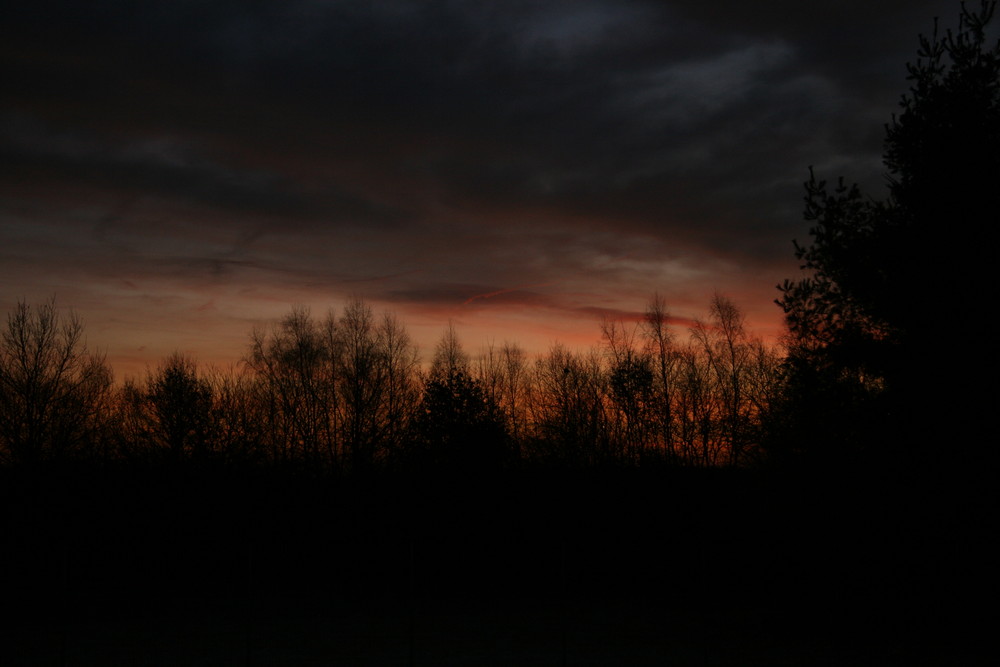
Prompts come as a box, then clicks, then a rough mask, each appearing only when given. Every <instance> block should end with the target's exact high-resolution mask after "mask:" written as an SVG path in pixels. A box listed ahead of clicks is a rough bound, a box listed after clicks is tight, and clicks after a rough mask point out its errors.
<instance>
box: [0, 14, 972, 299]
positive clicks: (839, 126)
mask: <svg viewBox="0 0 1000 667" xmlns="http://www.w3.org/2000/svg"><path fill="white" fill-rule="evenodd" d="M5 12H6V13H5V17H4V26H3V28H0V29H3V30H4V31H5V34H4V36H3V37H4V38H3V40H2V43H0V56H2V57H0V77H2V78H3V81H4V82H5V83H4V86H3V87H2V88H0V159H2V160H3V162H4V165H5V169H4V170H3V175H2V176H0V196H2V201H0V238H3V240H4V241H6V242H8V247H9V248H10V247H14V246H15V245H16V246H17V247H18V248H25V251H24V252H21V253H20V254H19V255H18V257H19V260H18V261H19V262H20V264H19V266H22V267H24V266H34V267H35V269H34V270H35V272H36V273H42V272H44V271H45V270H46V269H45V266H46V264H45V261H46V257H48V258H49V259H48V261H50V262H55V261H58V260H57V259H56V258H58V257H65V256H66V254H69V255H74V252H75V255H79V256H81V257H82V256H83V255H85V257H83V258H77V259H74V262H75V263H74V264H73V265H74V266H75V265H79V266H81V267H84V266H91V267H97V266H101V265H102V264H103V265H105V266H115V264H113V262H112V260H114V261H115V262H120V264H118V266H126V267H128V271H125V270H124V269H123V274H124V273H127V274H128V276H129V278H131V277H133V275H138V274H142V273H143V271H146V272H147V273H148V274H149V275H150V276H153V277H155V276H159V275H161V273H162V271H165V270H166V269H165V268H163V267H164V266H167V265H169V266H170V267H171V268H170V270H171V271H176V272H178V274H183V273H184V272H185V271H188V272H191V274H192V275H198V276H202V277H205V279H206V280H208V278H211V279H213V280H216V281H218V282H220V283H225V282H226V281H240V280H249V278H247V276H248V275H250V274H252V275H253V276H255V278H254V280H258V279H259V280H264V278H263V276H271V277H272V278H273V279H274V280H276V281H277V282H278V283H280V284H282V285H300V286H305V287H303V289H307V288H308V289H314V290H317V291H320V290H327V291H338V292H339V291H345V292H346V291H350V290H351V289H355V288H357V287H358V286H359V285H362V286H363V285H368V283H369V281H370V283H371V284H370V288H371V289H372V294H376V295H378V297H379V298H382V299H384V300H386V301H391V302H396V303H404V302H405V303H408V304H418V303H426V304H440V303H445V302H454V303H456V304H461V303H462V302H464V301H465V300H467V299H468V298H470V296H474V295H476V294H486V293H492V292H499V293H500V294H498V296H497V297H496V298H495V299H489V300H486V301H489V302H490V303H489V304H486V303H478V302H477V303H476V306H477V308H485V307H486V306H487V305H490V306H492V305H494V304H496V305H501V304H506V305H508V306H511V307H513V306H514V305H516V304H515V302H517V303H523V304H524V305H530V304H545V305H546V306H547V307H548V306H552V307H553V308H557V307H559V306H560V304H559V298H562V297H557V296H556V293H557V292H558V290H556V289H555V288H551V289H539V290H535V289H532V288H523V289H521V290H520V291H518V290H519V286H523V285H527V284H534V283H544V282H550V281H555V280H559V281H565V282H563V283H560V285H561V287H560V288H559V289H561V290H567V289H569V287H568V286H570V285H572V287H573V289H576V290H578V291H585V292H586V293H588V294H589V293H593V294H601V295H603V296H601V297H599V298H600V299H605V300H607V299H611V298H617V297H618V296H619V295H621V294H624V293H626V292H627V291H628V289H629V285H631V289H632V290H633V291H635V289H637V285H638V283H639V281H640V280H648V279H660V280H668V279H669V280H672V281H676V287H675V289H676V290H677V291H678V292H679V291H681V290H689V289H691V287H690V286H691V285H693V281H694V280H696V279H697V280H701V281H702V282H704V283H705V284H706V287H705V289H715V288H717V287H722V288H723V289H725V287H726V285H727V284H728V283H726V281H735V283H734V285H733V289H742V288H743V287H742V285H741V284H740V281H741V280H742V282H743V283H745V282H746V280H747V276H749V275H753V276H754V279H757V277H758V276H761V275H764V276H767V278H765V280H768V281H773V280H774V276H775V275H777V272H778V271H779V270H781V271H784V270H790V269H793V268H794V260H793V259H792V258H791V247H790V239H791V238H793V237H800V238H801V237H802V236H803V234H804V233H805V228H806V225H805V223H803V222H802V220H801V216H800V203H801V194H802V190H801V182H802V180H804V178H805V176H806V168H807V166H808V165H810V164H814V165H816V166H817V168H818V169H819V170H820V172H821V173H824V174H825V175H828V176H830V177H835V176H836V175H838V174H840V173H843V174H845V175H846V176H848V177H850V178H856V179H858V180H860V181H861V182H862V183H863V184H865V186H866V187H869V188H871V189H873V190H875V192H874V194H876V195H878V194H879V193H878V192H877V189H878V187H879V186H880V184H881V166H880V158H879V154H880V151H881V140H882V139H881V138H882V123H884V122H885V121H887V120H888V119H889V116H890V114H891V112H892V111H893V110H894V105H895V104H896V102H897V100H898V99H899V96H900V94H901V93H902V92H904V91H905V87H906V82H905V80H904V76H905V67H904V63H905V62H906V61H907V60H909V59H912V58H913V57H914V54H915V49H916V44H917V42H916V37H917V34H918V33H919V32H922V31H923V32H926V31H929V30H930V29H931V27H932V19H933V17H934V16H940V17H942V21H943V23H944V25H953V24H954V21H955V18H956V16H957V12H958V3H955V2H952V1H950V0H949V1H945V0H920V1H916V2H914V1H904V0H891V1H888V2H880V3H869V2H864V3H862V2H860V0H848V1H846V2H841V3H836V4H830V3H821V4H815V3H803V2H798V1H792V0H769V1H766V2H753V3H750V2H745V1H737V0H723V1H721V2H714V3H706V2H703V1H701V0H699V1H695V0H672V1H670V2H654V1H652V0H651V1H648V2H647V1H641V0H633V1H626V2H618V1H615V2H612V1H611V0H587V1H582V2H547V3H537V2H529V1H527V0H524V1H520V2H476V3H469V2H458V1H455V2H434V3H422V2H408V1H404V0H398V1H394V2H380V3H368V2H361V1H358V2H332V3H329V2H320V1H319V0H297V1H296V0H290V1H288V2H236V1H235V0H234V1H222V2H210V3H205V2H196V1H194V0H174V1H172V2H149V1H134V2H120V1H116V2H112V1H111V0H94V1H93V2H89V3H73V2H59V1H56V0H36V1H35V2H32V3H22V4H20V5H19V6H16V7H13V8H9V9H7V10H5ZM826 172H831V173H829V174H826ZM31 225H36V226H37V227H38V229H43V228H44V229H45V230H61V231H60V236H61V239H62V240H61V241H59V243H58V244H55V245H52V244H48V245H45V246H44V247H45V248H50V250H44V249H40V248H39V246H36V247H35V249H34V250H33V251H31V252H30V253H28V251H27V248H28V241H27V240H25V239H27V238H29V237H30V238H36V237H39V236H40V235H44V234H43V233H42V232H40V231H37V230H36V231H34V232H24V231H23V230H24V229H25V228H26V227H25V226H31ZM83 227H85V228H86V229H87V233H83V232H81V231H80V230H81V228H83ZM48 233H49V232H48V231H46V232H45V234H48ZM25 234H27V236H25ZM18 244H20V245H18ZM637 248H638V249H637ZM643 249H647V250H643ZM7 252H14V251H12V250H8V251H7ZM19 252H20V251H19ZM630 253H631V256H633V257H635V258H637V259H636V260H635V261H631V263H629V262H619V264H618V265H616V266H618V268H616V269H615V270H611V269H608V268H600V267H608V266H611V265H612V264H611V263H610V261H611V259H613V258H615V257H621V256H624V255H627V254H630ZM130 255H132V256H135V257H138V258H147V259H148V258H153V260H152V261H148V262H146V266H143V262H144V260H143V259H139V260H137V261H130V260H129V259H128V256H130ZM29 257H30V258H32V259H30V261H29V260H28V259H26V258H29ZM656 257H660V258H661V263H662V266H661V267H655V266H654V262H655V261H656ZM157 258H158V259H157ZM157 262H161V264H158V263H157ZM679 262H685V263H686V264H685V266H684V270H683V271H682V270H681V269H680V268H679V266H680V264H679ZM157 267H160V268H157ZM595 267H598V268H597V269H595ZM720 267H726V268H724V269H720ZM768 267H772V268H770V269H769V268H768ZM779 267H780V268H779ZM80 270H81V272H82V273H81V275H80V279H81V280H86V276H87V275H89V274H88V273H87V272H88V271H94V270H95V269H93V268H91V269H84V268H81V269H80ZM105 270H106V271H113V269H111V268H106V269H105ZM769 271H770V272H769ZM741 272H742V273H741ZM22 274H23V271H22ZM709 276H718V277H717V278H715V279H714V280H718V281H722V283H723V284H721V285H720V284H718V283H716V284H712V285H708V283H709V282H712V280H713V279H712V278H710V277H709ZM739 276H742V279H741V278H740V277H739ZM373 277H376V278H377V277H381V278H377V279H375V278H373ZM587 277H589V278H590V279H591V281H592V283H591V287H590V288H588V289H586V290H583V287H582V285H583V282H584V279H585V278H587ZM23 279H24V280H29V278H27V277H25V278H23ZM630 281H631V282H630ZM772 285H773V282H772V284H766V285H764V286H763V287H762V288H761V294H763V293H765V292H766V291H767V290H769V289H771V287H772ZM309 286H311V287H309ZM352 286H353V287H352ZM289 289H291V288H289ZM366 289H367V288H366ZM646 289H647V290H648V291H649V292H651V291H653V290H655V289H660V286H658V285H649V286H648V287H647V288H646ZM595 298H596V297H595ZM768 300H769V299H768ZM567 303H568V302H567ZM565 307H567V308H588V307H593V308H599V309H607V308H609V306H608V304H607V303H604V302H602V303H597V302H595V303H593V304H590V305H587V304H579V303H576V302H574V303H572V304H571V305H566V306H565ZM621 309H622V311H623V312H634V310H633V306H632V305H622V306H621Z"/></svg>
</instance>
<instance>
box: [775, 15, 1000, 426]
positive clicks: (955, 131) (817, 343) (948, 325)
mask: <svg viewBox="0 0 1000 667" xmlns="http://www.w3.org/2000/svg"><path fill="white" fill-rule="evenodd" d="M995 9H996V2H994V1H988V2H987V1H984V2H982V3H981V4H980V6H979V8H978V9H977V10H969V9H968V8H966V7H965V6H964V5H963V7H962V10H961V15H960V18H959V23H958V28H957V29H956V30H954V31H952V30H947V31H945V32H944V33H943V34H941V33H940V32H939V30H938V28H937V25H936V24H935V28H934V31H933V33H932V34H931V36H929V37H928V36H921V37H920V39H919V49H918V52H917V60H916V61H915V62H913V63H910V64H908V65H907V72H908V76H907V79H908V80H909V82H910V87H909V91H908V92H907V93H906V94H905V95H903V97H902V99H901V102H900V106H901V112H900V113H899V114H898V115H894V116H893V117H892V119H891V121H890V122H889V123H888V124H887V125H886V135H885V144H884V152H883V161H884V164H885V167H886V179H887V187H888V196H887V197H886V198H885V199H884V200H880V201H879V200H875V199H872V198H869V197H866V196H865V195H864V194H863V193H862V192H861V189H860V188H859V187H858V186H857V185H848V184H847V183H845V181H844V180H843V179H840V180H839V181H838V183H837V185H836V186H834V187H830V186H828V185H827V183H826V182H825V181H823V180H820V179H818V178H817V177H816V176H815V174H814V173H813V172H812V171H811V170H810V178H809V180H808V182H807V183H806V185H805V187H806V197H805V218H806V220H808V221H810V222H812V223H813V226H812V228H811V229H810V235H811V237H812V243H811V244H810V245H807V246H806V245H799V244H798V243H796V245H795V252H796V257H797V258H798V259H799V260H801V262H802V269H803V270H805V271H806V272H807V275H806V276H805V277H803V278H800V279H798V280H786V281H785V282H784V284H782V285H780V286H779V289H780V291H781V297H780V298H779V299H778V300H777V303H778V304H779V305H780V306H781V308H782V309H783V310H784V312H785V316H786V322H787V326H788V332H789V337H788V342H789V357H788V365H789V368H790V369H791V377H792V382H793V383H796V382H798V383H799V384H800V385H805V384H810V385H811V387H809V388H808V389H809V391H811V392H812V393H813V395H814V396H817V400H820V401H828V402H829V404H828V406H827V408H826V409H827V411H828V412H831V411H832V413H840V416H839V417H835V416H834V415H833V414H832V413H831V414H828V415H827V418H826V419H825V421H826V422H827V423H830V422H832V421H834V420H836V419H839V420H840V421H841V422H843V420H844V418H845V415H844V414H843V411H844V409H846V407H847V406H853V407H852V408H851V409H852V410H854V412H853V416H854V417H856V418H861V416H862V413H864V415H863V418H864V420H867V422H868V426H869V427H871V428H870V431H869V437H875V438H877V437H882V436H884V435H885V433H886V432H885V431H884V430H883V429H885V428H890V429H892V432H893V433H896V434H899V427H900V426H901V425H902V424H904V423H905V424H907V428H908V429H912V428H915V427H916V423H917V422H915V421H914V418H915V417H918V418H919V420H918V421H919V423H921V424H924V425H925V426H926V425H928V424H930V426H931V427H932V429H934V430H936V432H935V433H933V436H932V439H935V438H941V437H953V436H954V433H955V432H954V429H950V431H951V432H950V433H945V432H944V431H943V430H942V429H943V428H944V424H945V422H946V421H948V418H947V417H946V415H947V414H949V413H951V412H953V411H954V410H956V409H958V408H959V406H960V404H962V403H968V402H970V401H971V402H974V403H975V402H978V401H983V400H984V397H983V396H982V394H981V393H977V392H973V391H969V390H968V389H969V386H970V384H972V383H973V382H974V380H975V375H976V374H977V373H978V372H980V369H977V367H976V366H975V365H969V364H966V363H959V362H958V361H957V360H956V359H955V358H953V357H952V356H951V355H949V354H947V353H946V351H945V350H946V340H947V334H948V333H949V332H951V331H954V330H956V329H959V328H960V329H961V330H963V331H964V332H965V337H966V340H968V341H971V342H973V343H974V344H977V345H982V346H984V348H983V349H986V350H987V355H988V357H989V358H990V359H993V358H995V356H996V355H995V353H993V352H992V351H989V347H988V344H989V340H988V338H987V336H988V333H987V328H986V327H987V322H988V319H989V318H988V317H985V316H984V315H983V314H982V313H981V312H979V311H980V309H981V308H982V305H983V302H982V299H983V295H984V290H985V286H986V285H987V284H988V282H987V280H988V278H989V276H988V271H989V266H990V262H989V254H990V253H991V252H992V248H991V244H990V243H988V242H986V241H985V240H983V239H980V238H979V235H980V234H981V232H982V231H983V230H985V228H986V225H987V224H988V223H989V222H991V221H993V220H995V218H996V216H997V213H998V211H1000V188H998V187H997V184H998V183H1000V41H991V39H990V36H989V28H990V22H991V20H992V18H993V16H994V12H995ZM941 323H944V326H943V327H942V326H941ZM822 387H825V389H822ZM817 392H818V394H817ZM807 393H808V392H807ZM789 395H790V396H795V392H790V394H789ZM801 396H802V395H801V394H800V395H799V399H801ZM820 396H821V397H820ZM832 396H836V397H837V398H836V400H831V397H832ZM800 407H801V406H800ZM813 407H815V406H813ZM806 412H808V411H806ZM812 416H813V418H816V417H817V415H816V414H815V412H813V413H812ZM966 426H968V428H965V429H964V433H963V434H962V436H961V437H962V438H964V439H966V440H970V439H971V440H975V439H976V438H978V435H979V434H978V433H977V431H976V428H975V427H974V426H969V424H968V422H966ZM880 434H881V435H880ZM840 435H841V436H843V434H842V433H841V434H840Z"/></svg>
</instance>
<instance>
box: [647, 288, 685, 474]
mask: <svg viewBox="0 0 1000 667" xmlns="http://www.w3.org/2000/svg"><path fill="white" fill-rule="evenodd" d="M669 319H670V315H669V313H668V311H667V306H666V303H665V302H664V301H663V299H662V298H661V297H660V295H659V294H656V295H654V296H653V299H652V300H651V301H650V303H649V306H648V307H647V308H646V319H645V321H644V322H643V336H644V337H645V339H646V344H647V346H648V347H649V350H650V355H651V357H652V361H651V363H652V366H653V379H654V387H653V390H654V392H655V393H656V400H655V404H656V407H657V409H656V412H655V415H653V416H652V418H653V419H654V421H655V422H656V426H657V428H658V430H659V431H660V448H661V450H662V451H663V453H664V455H665V456H666V459H667V460H668V461H675V460H676V459H677V450H676V443H675V432H674V425H675V421H676V418H675V414H674V409H673V402H674V384H675V372H676V371H675V369H676V365H677V349H676V345H675V341H674V339H675V336H674V333H673V332H672V331H671V330H670V328H669V326H668V322H669Z"/></svg>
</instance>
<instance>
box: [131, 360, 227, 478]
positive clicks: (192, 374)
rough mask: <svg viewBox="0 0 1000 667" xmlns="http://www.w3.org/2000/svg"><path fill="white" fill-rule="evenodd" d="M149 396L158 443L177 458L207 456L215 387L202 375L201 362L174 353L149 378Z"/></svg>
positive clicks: (154, 432)
mask: <svg viewBox="0 0 1000 667" xmlns="http://www.w3.org/2000/svg"><path fill="white" fill-rule="evenodd" d="M146 398H147V400H148V401H149V407H150V416H151V418H152V434H153V437H154V439H155V440H156V442H157V444H159V445H160V446H161V447H163V448H165V449H166V451H168V452H170V456H171V458H172V459H173V460H175V461H179V460H181V459H183V458H185V457H187V456H193V457H196V458H200V457H203V456H204V454H205V453H206V452H207V449H208V447H209V444H210V442H211V437H212V433H211V426H212V387H211V385H209V383H208V381H207V380H204V379H202V378H200V377H198V368H197V364H196V363H195V362H194V360H193V359H190V358H188V357H185V356H183V355H181V354H172V355H171V356H169V357H167V359H166V360H165V361H164V362H163V363H162V364H161V365H160V367H159V368H158V369H157V370H156V372H155V373H153V374H152V375H150V377H149V379H148V381H147V389H146Z"/></svg>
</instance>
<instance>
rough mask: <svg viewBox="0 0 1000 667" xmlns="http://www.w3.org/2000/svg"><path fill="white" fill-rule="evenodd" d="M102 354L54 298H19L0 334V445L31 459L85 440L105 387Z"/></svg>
mask: <svg viewBox="0 0 1000 667" xmlns="http://www.w3.org/2000/svg"><path fill="white" fill-rule="evenodd" d="M111 379H112V375H111V370H110V368H109V367H108V365H107V364H106V363H105V361H104V357H103V355H98V354H91V353H89V352H88V351H87V347H86V344H85V342H84V339H83V322H82V321H81V320H80V319H79V318H78V317H77V316H76V315H75V314H74V313H72V312H71V313H70V314H69V316H68V317H67V318H65V319H64V318H62V317H61V316H60V314H59V312H58V311H57V309H56V305H55V299H52V300H50V301H48V302H47V303H44V304H42V305H40V306H36V307H34V308H32V307H31V306H29V305H28V304H27V303H25V302H23V301H19V302H18V304H17V306H16V307H15V308H14V310H13V312H11V313H9V314H8V316H7V327H6V329H4V331H3V334H2V336H0V452H2V453H3V455H5V456H6V457H7V458H9V459H11V460H15V461H22V462H34V461H39V460H43V459H48V458H58V457H62V456H66V455H70V454H74V453H79V452H81V451H82V450H84V449H86V448H87V447H88V445H92V444H93V443H94V441H95V439H96V438H97V436H98V433H99V430H100V429H99V427H100V425H101V424H100V422H101V420H102V419H103V418H104V416H105V415H106V414H107V411H106V410H105V407H106V403H107V401H108V398H109V395H110V389H111Z"/></svg>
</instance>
